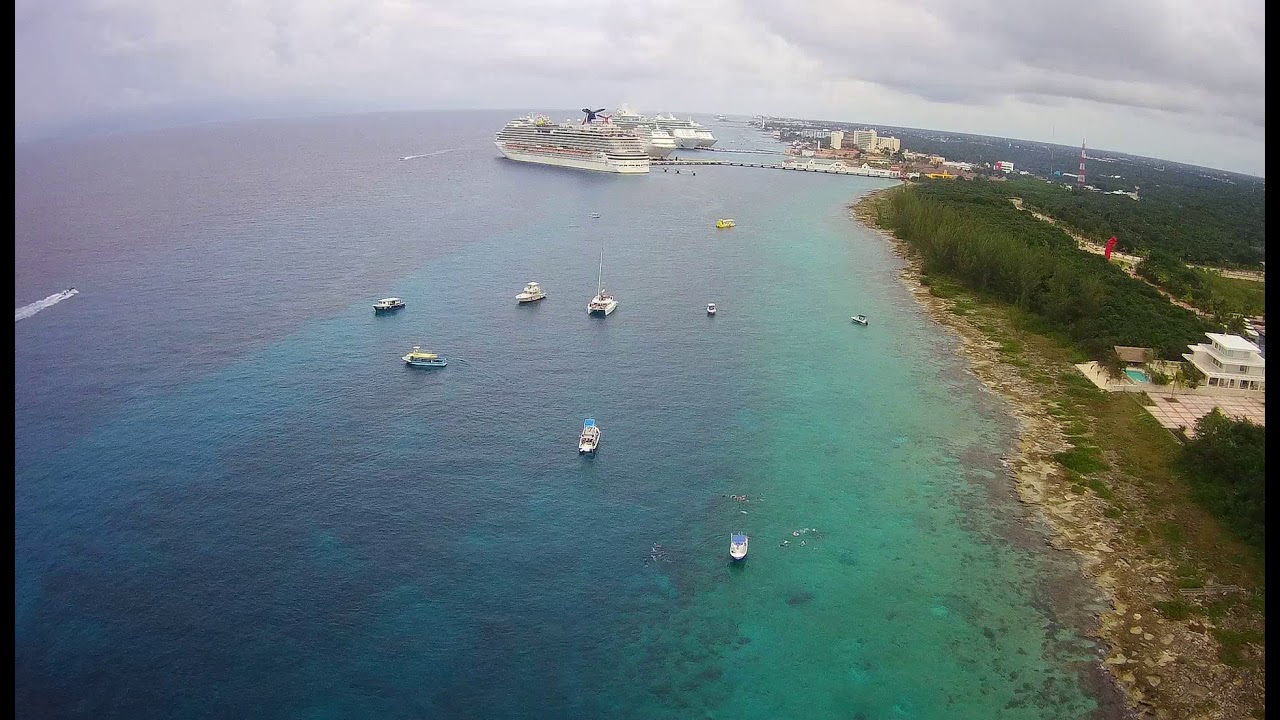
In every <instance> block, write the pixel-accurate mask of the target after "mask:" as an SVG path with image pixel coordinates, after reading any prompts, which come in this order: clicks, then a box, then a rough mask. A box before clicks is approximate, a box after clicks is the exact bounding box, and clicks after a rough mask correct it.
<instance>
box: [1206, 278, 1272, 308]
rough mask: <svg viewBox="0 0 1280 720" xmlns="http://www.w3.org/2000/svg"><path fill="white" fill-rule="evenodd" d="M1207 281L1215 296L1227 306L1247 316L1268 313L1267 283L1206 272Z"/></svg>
mask: <svg viewBox="0 0 1280 720" xmlns="http://www.w3.org/2000/svg"><path fill="white" fill-rule="evenodd" d="M1205 275H1207V276H1208V280H1207V283H1208V285H1209V287H1210V288H1211V289H1212V290H1213V294H1214V296H1215V297H1218V298H1221V299H1222V301H1223V303H1225V305H1226V307H1228V308H1231V309H1232V311H1233V312H1238V313H1241V314H1243V315H1246V316H1253V315H1265V314H1266V309H1267V308H1266V302H1267V293H1266V284H1265V283H1260V282H1255V281H1253V280H1240V279H1238V278H1229V277H1223V276H1221V275H1219V274H1217V273H1214V272H1205Z"/></svg>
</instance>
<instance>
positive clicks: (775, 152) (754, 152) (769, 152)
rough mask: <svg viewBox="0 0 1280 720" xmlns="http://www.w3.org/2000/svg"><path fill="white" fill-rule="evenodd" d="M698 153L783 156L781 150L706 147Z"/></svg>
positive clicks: (699, 149) (698, 150)
mask: <svg viewBox="0 0 1280 720" xmlns="http://www.w3.org/2000/svg"><path fill="white" fill-rule="evenodd" d="M697 152H731V153H749V154H751V155H781V154H782V151H781V150H738V149H736V148H730V147H704V148H698V149H697Z"/></svg>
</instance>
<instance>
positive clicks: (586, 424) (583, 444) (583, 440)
mask: <svg viewBox="0 0 1280 720" xmlns="http://www.w3.org/2000/svg"><path fill="white" fill-rule="evenodd" d="M599 445H600V428H598V427H596V421H595V420H593V419H591V418H587V419H586V420H583V421H582V434H581V435H579V436H578V454H579V455H582V454H584V453H591V454H592V455H595V454H596V447H597V446H599Z"/></svg>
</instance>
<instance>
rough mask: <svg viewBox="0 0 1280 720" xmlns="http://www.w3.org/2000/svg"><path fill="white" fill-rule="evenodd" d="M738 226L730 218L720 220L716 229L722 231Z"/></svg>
mask: <svg viewBox="0 0 1280 720" xmlns="http://www.w3.org/2000/svg"><path fill="white" fill-rule="evenodd" d="M736 224H737V223H735V222H734V221H733V220H730V219H729V218H720V219H719V220H717V221H716V227H718V228H720V229H721V230H723V229H725V228H731V227H733V226H734V225H736Z"/></svg>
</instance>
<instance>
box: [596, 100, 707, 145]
mask: <svg viewBox="0 0 1280 720" xmlns="http://www.w3.org/2000/svg"><path fill="white" fill-rule="evenodd" d="M609 121H610V122H611V123H613V124H614V125H617V126H619V127H622V128H627V129H629V130H630V129H635V128H637V127H639V126H641V125H649V126H651V127H653V128H655V129H658V130H665V131H666V132H667V133H669V134H670V135H671V137H672V138H674V139H675V141H676V145H677V146H678V147H679V148H680V149H682V150H692V149H694V148H709V147H711V146H712V145H715V144H716V136H715V135H713V134H712V133H711V131H710V130H708V129H707V128H706V126H705V125H703V124H702V123H697V122H694V121H693V120H681V119H679V118H677V117H676V116H674V115H672V114H670V113H668V114H667V115H665V116H664V115H655V116H654V117H651V118H649V117H645V116H643V115H639V114H637V113H636V112H634V111H633V110H631V109H630V108H628V107H627V106H626V105H623V106H622V107H620V108H618V110H617V111H616V112H614V113H613V115H611V116H610V120H609Z"/></svg>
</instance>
